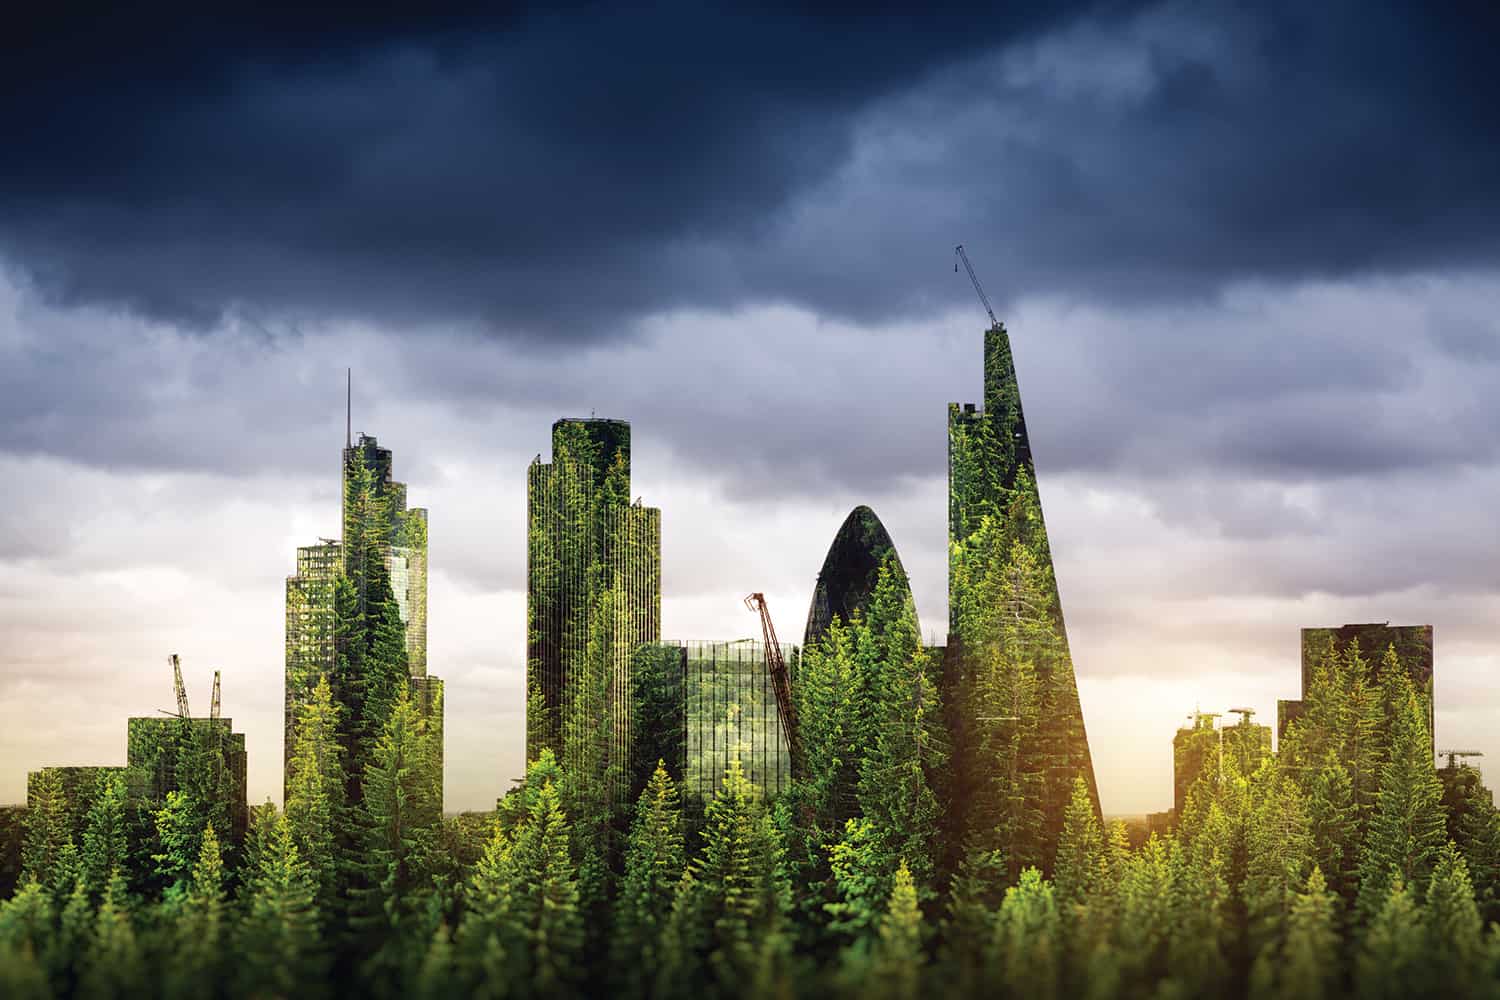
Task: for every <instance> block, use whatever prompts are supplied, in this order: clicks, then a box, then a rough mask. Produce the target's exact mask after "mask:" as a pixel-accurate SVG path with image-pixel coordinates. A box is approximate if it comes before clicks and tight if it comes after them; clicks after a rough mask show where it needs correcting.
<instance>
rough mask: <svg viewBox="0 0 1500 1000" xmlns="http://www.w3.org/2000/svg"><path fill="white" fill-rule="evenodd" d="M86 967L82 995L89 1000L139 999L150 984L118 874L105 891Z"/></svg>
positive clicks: (121, 879) (81, 977)
mask: <svg viewBox="0 0 1500 1000" xmlns="http://www.w3.org/2000/svg"><path fill="white" fill-rule="evenodd" d="M82 965H83V971H82V974H81V975H80V978H79V984H78V995H79V996H80V997H85V998H89V1000H104V998H114V997H118V998H121V1000H124V998H129V997H135V996H139V995H140V993H141V990H142V989H143V987H144V986H145V984H146V976H145V967H144V964H143V961H142V958H141V949H140V944H139V943H138V941H137V939H136V933H135V927H134V925H133V923H132V921H131V917H130V905H129V901H128V900H127V899H126V895H125V879H124V876H123V875H121V874H120V873H119V872H118V871H117V872H115V874H114V875H113V876H112V877H111V878H110V881H109V884H108V885H107V886H106V888H105V892H104V901H103V902H102V903H101V904H100V905H99V914H98V916H97V918H96V919H95V923H94V935H93V940H92V942H91V943H90V945H89V948H88V952H87V954H85V955H84V956H83V962H82Z"/></svg>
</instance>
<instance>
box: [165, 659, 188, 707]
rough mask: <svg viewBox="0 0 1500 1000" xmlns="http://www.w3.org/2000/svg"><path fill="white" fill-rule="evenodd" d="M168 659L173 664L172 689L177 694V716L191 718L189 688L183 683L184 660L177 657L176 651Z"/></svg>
mask: <svg viewBox="0 0 1500 1000" xmlns="http://www.w3.org/2000/svg"><path fill="white" fill-rule="evenodd" d="M167 661H168V662H169V663H171V664H172V690H173V691H174V692H175V693H176V695H177V717H178V718H179V719H190V718H192V713H191V712H189V711H188V700H187V688H185V687H183V684H182V661H181V660H179V659H178V658H177V654H176V653H173V654H172V655H171V656H169V657H167Z"/></svg>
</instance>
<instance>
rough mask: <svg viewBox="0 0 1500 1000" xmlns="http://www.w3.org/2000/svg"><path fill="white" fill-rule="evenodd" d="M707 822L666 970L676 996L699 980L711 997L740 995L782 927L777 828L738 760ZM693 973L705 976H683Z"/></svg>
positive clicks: (682, 888) (676, 904)
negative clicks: (677, 991) (687, 984)
mask: <svg viewBox="0 0 1500 1000" xmlns="http://www.w3.org/2000/svg"><path fill="white" fill-rule="evenodd" d="M706 821H707V822H706V825H705V828H704V831H703V846H702V850H701V851H700V852H699V854H698V855H697V856H696V857H695V858H694V859H693V860H692V862H691V863H690V864H689V865H688V871H687V873H686V874H685V875H684V877H683V880H682V882H680V883H679V885H678V889H677V894H676V898H675V899H674V900H673V914H672V917H671V919H670V920H669V921H668V935H669V938H668V940H667V941H666V942H664V945H663V947H664V948H665V949H666V950H667V953H668V956H669V961H668V962H667V963H666V965H667V968H666V969H665V970H664V973H665V975H666V978H667V979H669V980H670V979H672V977H673V976H676V977H677V978H676V979H675V983H669V984H668V986H667V989H668V992H671V991H672V989H673V987H674V985H675V987H676V988H678V989H682V988H683V984H684V982H686V981H692V982H701V983H702V984H704V986H706V987H707V988H708V990H709V991H710V993H711V995H714V996H734V995H737V994H738V993H739V992H740V989H741V988H742V986H743V984H744V983H746V982H747V981H749V980H751V979H752V978H753V976H754V973H755V970H756V968H757V967H758V964H759V958H760V949H761V945H762V943H763V942H764V940H765V938H766V937H767V936H768V935H772V934H776V933H779V931H780V930H781V927H782V921H783V919H784V915H785V913H786V909H787V903H788V899H787V895H788V887H787V885H786V884H785V881H784V877H783V873H782V871H781V845H780V843H779V842H778V839H777V836H776V830H775V827H774V826H773V825H772V824H771V822H770V818H769V817H768V816H767V815H766V812H765V808H764V806H763V805H762V803H761V801H760V798H759V796H758V795H757V794H756V792H755V789H754V788H753V786H751V784H750V782H749V781H748V780H747V779H746V778H745V774H744V770H743V768H742V767H741V765H740V762H739V761H738V760H732V761H731V762H730V764H729V768H728V771H727V772H726V773H725V776H724V782H723V784H722V785H721V786H720V788H719V790H718V792H717V793H716V794H715V795H714V799H713V801H712V802H711V803H710V804H709V806H708V810H707V815H706ZM674 939H675V940H674ZM692 975H701V976H702V978H701V979H689V980H684V979H683V978H682V977H683V976H692Z"/></svg>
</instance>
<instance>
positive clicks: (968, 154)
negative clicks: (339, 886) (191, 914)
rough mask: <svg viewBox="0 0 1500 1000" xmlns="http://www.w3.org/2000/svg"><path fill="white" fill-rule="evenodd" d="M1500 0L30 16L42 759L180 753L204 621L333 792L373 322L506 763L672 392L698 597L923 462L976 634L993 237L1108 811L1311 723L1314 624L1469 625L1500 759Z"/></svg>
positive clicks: (934, 531) (769, 570)
mask: <svg viewBox="0 0 1500 1000" xmlns="http://www.w3.org/2000/svg"><path fill="white" fill-rule="evenodd" d="M1475 15H1476V12H1475V11H1471V10H1465V11H1457V10H1442V11H1432V10H1426V9H1424V10H1422V11H1421V12H1420V14H1418V13H1417V12H1415V11H1412V10H1403V9H1401V8H1400V7H1399V6H1398V7H1388V8H1382V9H1380V10H1369V9H1366V8H1359V9H1357V10H1356V9H1353V8H1351V7H1349V6H1347V5H1339V4H1333V5H1319V6H1318V7H1316V8H1310V7H1307V6H1306V5H1300V6H1299V5H1285V6H1276V5H1270V6H1264V5H1262V6H1259V7H1256V8H1254V9H1251V8H1247V7H1244V6H1243V5H1240V6H1233V5H1223V6H1214V5H1210V6H1208V7H1195V6H1191V5H1181V4H1171V3H1164V4H1145V5H1134V4H1132V5H1124V6H1109V7H1100V6H1097V5H1092V4H1080V5H1067V6H1061V7H1057V6H1051V7H1048V8H1046V9H1043V8H1012V7H1006V8H1004V9H998V8H997V9H996V10H994V11H989V12H982V13H979V14H976V13H975V12H972V11H966V12H964V13H963V14H962V15H959V14H956V13H955V12H952V11H947V12H944V11H938V12H924V13H923V14H922V15H921V16H917V15H915V14H908V13H905V12H899V11H885V12H882V13H880V14H878V15H877V16H873V17H864V18H844V17H836V16H833V15H829V16H826V17H820V18H805V17H803V16H801V15H798V14H794V13H791V12H783V13H781V14H777V15H774V16H772V15H762V16H760V17H753V18H751V17H742V16H739V15H736V14H734V13H733V12H724V11H707V10H704V11H697V12H695V13H693V14H692V15H691V16H687V15H683V14H681V13H680V12H679V13H673V12H670V11H654V12H650V13H640V14H638V15H625V14H621V13H617V12H610V11H607V10H603V9H598V10H595V9H590V10H585V11H580V12H578V13H576V15H574V16H572V17H569V18H558V19H549V18H538V17H532V16H518V17H516V18H515V19H513V20H511V19H507V20H494V19H491V18H488V17H485V16H482V15H479V14H474V13H472V12H470V13H468V14H443V15H437V16H431V15H428V14H425V13H424V14H422V15H416V14H412V15H403V16H401V17H395V16H393V17H391V18H390V19H384V20H381V21H380V22H379V23H361V24H360V25H359V26H358V27H357V29H356V28H355V26H353V25H351V24H349V23H346V22H343V21H339V20H337V19H329V20H320V21H318V22H316V23H310V22H309V20H308V19H306V18H296V19H284V18H283V17H282V16H281V15H267V19H266V20H265V21H263V22H258V23H257V24H256V25H254V26H250V25H243V24H241V25H234V26H225V25H207V24H200V23H197V22H196V21H194V22H193V23H191V24H188V25H185V24H183V23H181V22H182V19H181V18H176V19H167V18H166V15H164V14H162V13H159V12H158V13H152V14H146V13H134V14H132V15H131V16H128V17H127V16H125V15H120V16H119V17H117V18H116V19H115V20H114V21H111V22H110V30H106V31H97V32H89V31H83V30H80V27H79V25H78V24H77V22H76V21H74V20H73V19H71V18H70V17H68V16H67V15H64V14H54V13H48V12H42V13H40V14H38V15H37V18H36V19H35V20H34V21H31V20H28V21H27V22H26V23H24V24H19V25H17V27H16V30H15V31H14V32H13V33H12V38H11V39H9V41H11V43H12V44H11V46H10V49H11V51H8V53H7V54H8V55H9V56H10V58H9V59H7V60H5V61H4V62H3V65H0V75H5V76H6V78H7V79H8V80H10V81H11V83H12V84H13V86H11V87H9V88H0V111H3V112H4V113H5V114H6V115H7V120H8V121H11V122H12V123H13V125H14V130H13V133H12V135H13V142H12V143H11V144H10V147H9V152H10V153H11V155H9V156H7V157H5V158H4V161H3V162H0V479H3V481H4V482H5V483H6V493H5V500H6V518H5V520H4V523H3V526H0V580H3V583H0V637H3V640H0V758H3V759H6V760H15V761H28V762H30V761H35V762H38V763H40V762H58V763H68V762H74V763H79V764H85V763H90V762H95V761H99V760H110V759H113V760H119V759H123V758H122V757H121V754H122V753H123V747H122V746H121V745H120V739H121V737H120V730H119V727H118V725H117V724H116V717H117V716H120V715H122V714H126V713H147V714H149V713H150V712H152V711H154V710H155V709H157V708H164V707H168V706H169V705H170V699H171V691H170V688H169V686H168V685H167V683H166V682H165V681H164V680H163V678H162V676H161V671H160V666H159V665H160V663H161V662H162V658H163V657H164V656H165V655H166V654H167V653H169V652H173V651H176V652H179V653H180V654H182V656H183V658H184V663H185V669H186V670H187V671H188V682H189V686H190V687H192V688H194V689H197V688H204V687H206V685H207V684H208V682H209V679H210V677H211V672H212V670H213V669H214V668H219V669H221V670H222V671H223V673H224V683H225V688H224V690H225V696H226V699H227V702H228V704H227V706H226V710H227V711H228V712H229V713H230V714H232V715H233V717H234V718H235V719H236V724H237V725H240V726H242V727H244V728H245V731H246V733H247V738H248V741H249V749H250V757H251V762H250V779H249V780H250V796H251V799H252V801H256V800H260V799H262V798H264V797H265V796H267V795H270V796H272V797H273V798H274V797H276V796H277V790H278V789H279V787H280V773H279V772H280V768H279V766H278V765H279V761H280V759H281V753H280V747H279V742H280V731H281V722H280V720H281V717H282V713H283V711H284V706H283V705H282V702H281V690H280V689H281V685H280V681H279V678H280V673H281V670H282V663H283V660H284V654H283V651H282V649H281V644H282V638H283V632H284V627H283V623H284V616H285V610H284V607H283V602H284V594H283V586H284V585H283V584H282V582H281V581H282V580H283V579H284V578H285V576H286V575H287V574H288V573H289V572H291V571H292V569H293V566H292V565H291V560H292V559H293V558H294V552H295V550H296V548H297V547H298V546H305V545H308V544H309V543H310V542H312V541H313V540H315V539H317V538H318V537H320V536H329V535H332V534H336V533H337V532H336V529H335V524H336V522H335V521H334V520H333V518H334V517H336V511H337V509H338V502H339V501H338V496H337V480H336V478H334V479H332V480H331V479H330V476H331V472H332V470H333V467H334V461H335V457H334V456H335V454H336V451H337V448H338V447H339V445H340V444H342V442H343V441H344V435H345V409H344V385H345V383H344V373H345V369H346V367H349V366H352V367H353V368H354V386H353V389H354V399H353V420H354V427H353V430H354V431H356V432H357V431H361V430H364V431H368V432H370V433H378V434H379V435H380V438H381V442H382V444H383V445H385V446H388V447H391V448H392V449H394V450H395V451H396V453H397V454H398V455H400V456H403V458H402V461H403V466H402V475H403V477H404V478H405V479H406V480H407V481H409V482H411V483H412V484H413V489H414V490H417V491H418V492H419V494H420V497H421V499H422V501H423V502H424V503H425V504H427V505H428V506H430V507H431V508H432V509H433V510H435V511H439V512H440V516H439V518H438V519H437V521H436V522H435V523H434V526H433V535H432V546H433V549H432V562H433V567H434V568H433V570H432V575H431V579H430V585H429V594H430V600H431V608H430V618H431V621H430V633H431V638H430V643H429V644H430V647H431V649H430V652H431V654H432V656H433V658H434V662H435V663H438V662H440V663H441V664H442V665H443V666H442V668H441V669H440V670H436V671H435V672H438V673H441V674H442V675H443V676H444V678H445V679H446V680H447V683H448V684H449V685H450V686H451V688H452V689H453V690H462V691H463V692H464V693H465V697H464V699H463V703H462V704H457V703H456V701H457V699H452V700H450V704H449V705H448V723H449V725H448V728H447V734H448V748H449V750H450V751H451V752H450V756H449V761H448V764H449V766H448V792H449V794H448V803H449V806H450V807H451V808H483V807H485V806H486V805H487V804H488V803H489V802H490V801H491V800H492V798H493V796H494V794H495V790H496V788H497V786H498V787H502V788H503V787H504V785H505V782H507V781H508V780H509V778H510V777H513V776H515V775H516V774H518V773H519V770H520V767H521V756H522V749H521V748H522V746H523V743H522V737H521V735H520V734H521V731H522V728H523V727H522V723H521V718H520V712H521V708H520V706H521V704H522V702H523V697H522V692H523V687H524V663H523V653H522V650H523V648H524V641H525V636H524V634H523V633H524V627H525V583H524V566H525V552H524V540H525V486H524V470H525V468H526V466H527V464H528V463H529V462H530V460H531V458H532V456H533V455H535V454H536V453H537V452H538V451H539V450H541V448H542V441H543V438H544V437H545V435H546V429H547V428H548V427H549V426H550V425H551V423H552V422H553V421H554V420H555V419H557V417H559V416H560V415H569V414H571V415H583V414H588V413H589V412H591V411H595V412H597V413H599V414H601V415H610V416H617V417H620V418H622V419H628V420H630V421H631V422H632V424H633V425H634V428H635V435H636V436H635V440H634V442H633V447H634V451H635V462H634V468H635V475H634V479H635V481H636V483H635V485H634V486H633V489H634V490H635V492H637V493H638V494H640V495H642V496H644V497H646V498H647V500H648V502H650V503H651V504H652V505H654V506H658V507H660V508H661V509H662V510H663V511H664V512H666V513H665V514H664V518H665V522H664V526H663V537H662V563H663V578H664V588H665V589H664V594H663V604H662V631H661V634H662V635H663V636H682V637H704V638H722V639H729V638H733V637H736V636H751V635H754V634H755V628H754V622H753V619H752V617H751V616H750V615H749V614H748V613H747V612H746V611H745V610H744V608H743V606H742V604H741V603H740V599H741V598H742V597H743V596H744V594H745V593H748V592H751V591H762V592H765V593H766V594H767V597H768V600H769V601H770V604H771V608H772V612H773V614H774V615H775V616H776V618H777V624H778V626H779V627H780V628H781V630H782V634H783V635H784V636H785V637H788V638H792V637H795V636H796V635H797V633H798V629H799V626H800V625H801V621H800V619H801V617H802V614H803V611H804V609H805V608H806V607H807V604H808V599H809V595H810V593H811V588H812V586H813V581H814V580H815V578H816V574H817V571H818V567H819V565H820V561H821V559H822V557H823V555H824V553H825V552H826V550H827V545H828V540H829V539H830V538H831V537H832V536H833V534H834V533H835V532H836V530H837V528H838V526H839V524H840V523H841V522H842V520H843V518H844V517H845V516H846V515H847V513H848V511H849V510H850V509H852V508H853V507H854V506H856V505H858V504H868V505H869V506H870V507H871V508H872V509H874V510H876V511H878V512H879V516H880V518H881V521H882V522H883V523H884V524H885V526H886V527H887V529H888V530H889V532H890V535H891V537H892V539H893V541H894V542H895V544H896V546H897V548H898V549H899V551H900V553H901V557H902V560H903V562H904V564H905V565H906V568H907V570H908V572H909V575H910V577H911V585H912V590H913V596H914V599H915V601H916V604H917V607H918V612H919V615H920V619H921V621H922V622H923V623H924V624H925V625H926V627H927V628H928V629H929V630H930V633H931V634H929V635H927V636H926V637H927V638H928V639H929V640H930V641H933V642H936V643H941V642H942V641H943V636H942V634H941V632H942V630H941V628H940V627H939V623H941V622H942V621H944V620H945V619H946V617H947V594H946V587H945V583H944V580H945V565H946V561H947V559H946V544H947V540H946V537H945V533H944V532H943V531H942V520H943V519H942V512H943V510H944V505H945V502H946V501H945V487H944V474H945V470H944V465H943V453H944V441H943V434H944V426H943V409H944V407H945V406H946V405H947V404H948V403H949V402H953V401H962V400H972V399H976V398H978V393H979V391H980V388H979V385H978V382H977V379H976V378H975V370H974V360H973V338H974V335H975V333H976V331H977V330H978V329H979V328H980V327H981V325H982V324H983V322H984V313H983V310H982V309H981V308H980V307H979V305H978V304H977V303H976V301H975V300H974V296H973V293H972V289H971V288H970V286H969V284H968V282H967V279H966V276H965V275H964V274H962V273H961V272H956V271H955V267H954V263H955V262H954V258H953V254H952V248H953V246H954V245H955V244H957V243H962V244H964V245H965V247H966V248H967V252H968V253H969V254H970V256H971V258H972V260H973V263H974V266H975V268H976V270H977V272H978V274H979V275H980V276H981V277H982V279H983V281H984V285H985V288H986V291H987V292H988V293H989V295H990V296H991V297H992V299H993V302H994V305H995V309H996V312H997V314H998V315H999V316H1000V317H1001V318H1002V319H1003V320H1004V321H1005V322H1006V325H1007V327H1008V328H1009V329H1010V331H1011V333H1012V339H1013V347H1014V351H1015V354H1016V358H1017V364H1018V366H1019V368H1020V373H1021V381H1022V384H1023V386H1024V389H1025V393H1026V403H1027V423H1028V430H1029V431H1030V434H1031V437H1032V440H1033V444H1034V445H1035V450H1036V453H1037V456H1038V457H1037V463H1038V477H1039V480H1040V482H1041V491H1042V495H1043V499H1044V502H1045V506H1046V509H1047V527H1048V533H1049V536H1050V538H1051V543H1052V548H1053V554H1054V558H1055V559H1056V561H1057V567H1058V573H1057V578H1058V581H1059V587H1060V590H1061V597H1062V605H1063V607H1065V608H1066V610H1067V631H1068V640H1069V644H1070V647H1071V651H1072V655H1073V659H1074V661H1075V663H1076V665H1077V670H1078V681H1079V692H1080V699H1081V702H1082V706H1083V710H1084V716H1085V719H1086V720H1087V727H1088V736H1089V739H1090V743H1091V746H1092V750H1093V757H1094V765H1095V770H1096V775H1097V779H1098V784H1099V787H1100V793H1101V797H1102V803H1103V806H1104V809H1105V811H1106V812H1110V813H1143V812H1150V811H1155V810H1159V809H1161V808H1164V807H1165V805H1166V804H1167V803H1168V802H1169V801H1170V789H1171V781H1172V762H1171V754H1170V751H1169V743H1170V738H1171V733H1173V732H1174V731H1175V729H1176V727H1177V725H1178V724H1179V723H1181V722H1182V721H1183V720H1184V719H1186V718H1187V716H1188V715H1189V714H1191V713H1192V712H1193V711H1194V710H1195V709H1196V708H1201V709H1203V710H1205V711H1210V710H1212V711H1221V710H1224V709H1227V708H1230V707H1234V706H1240V705H1247V706H1251V707H1255V708H1256V709H1257V711H1258V715H1257V719H1258V720H1259V721H1262V722H1266V723H1274V720H1275V713H1276V704H1277V701H1278V700H1280V699H1287V698H1294V697H1296V695H1297V693H1298V691H1299V666H1298V664H1299V658H1300V653H1301V651H1300V647H1299V638H1298V630H1299V629H1301V628H1303V627H1311V626H1325V625H1334V626H1336V625H1339V624H1342V623H1354V622H1372V621H1386V620H1389V621H1392V622H1398V623H1423V624H1431V625H1433V627H1434V629H1435V635H1436V649H1437V659H1438V663H1437V673H1438V681H1437V688H1436V705H1435V714H1436V723H1437V741H1438V744H1439V748H1440V749H1441V748H1443V747H1446V746H1460V747H1463V748H1465V749H1479V750H1485V751H1486V752H1487V753H1488V754H1489V756H1488V757H1486V758H1483V759H1481V761H1480V763H1481V764H1483V763H1484V762H1485V761H1492V760H1494V759H1495V758H1496V757H1497V756H1500V735H1496V734H1495V727H1494V726H1493V725H1492V723H1491V720H1493V719H1494V718H1495V717H1496V713H1500V626H1497V624H1496V623H1497V622H1500V573H1497V571H1496V566H1497V565H1500V538H1497V533H1496V532H1495V531H1494V527H1493V509H1494V505H1495V498H1496V497H1500V436H1497V435H1496V433H1495V427H1496V426H1500V325H1497V324H1500V321H1497V319H1496V317H1497V315H1500V308H1497V305H1500V242H1497V234H1500V227H1497V226H1496V225H1495V220H1496V219H1497V218H1500V198H1497V196H1496V192H1495V187H1494V184H1493V180H1492V179H1493V177H1494V176H1496V171H1495V169H1493V168H1494V165H1495V163H1494V159H1493V158H1494V156H1495V155H1496V154H1495V152H1494V150H1495V149H1497V148H1500V145H1497V144H1496V143H1495V142H1494V141H1493V133H1494V131H1495V128H1494V122H1493V120H1492V119H1493V116H1492V115H1490V114H1489V113H1488V109H1489V107H1490V106H1492V104H1493V103H1494V102H1493V101H1492V100H1490V99H1488V98H1487V97H1486V95H1491V94H1492V93H1493V89H1494V86H1495V82H1494V81H1495V75H1494V74H1493V72H1492V71H1491V70H1490V62H1491V61H1492V60H1491V59H1490V58H1489V55H1488V53H1487V51H1485V50H1484V48H1483V39H1484V38H1486V37H1488V35H1487V33H1486V31H1485V30H1483V27H1484V26H1483V25H1481V26H1480V27H1479V28H1478V29H1476V27H1475V24H1474V22H1473V21H1472V20H1470V18H1471V17H1473V16H1475ZM309 32H312V33H313V34H311V35H309V34H308V33H309ZM167 38H171V39H173V42H174V44H172V45H161V44H159V43H160V42H162V40H164V39H167ZM706 39H712V48H713V51H714V52H715V54H716V55H715V58H713V59H711V60H703V59H698V58H689V56H691V55H693V54H696V53H699V52H701V51H704V50H705V49H706V48H707V47H708V44H709V43H708V42H707V41H705V40H706ZM135 41H139V42H140V45H139V46H137V47H136V48H138V49H140V50H144V48H145V44H146V43H147V42H149V43H150V44H151V46H152V47H153V50H154V51H157V50H159V51H158V54H157V56H156V58H155V61H154V63H153V65H154V66H155V67H156V68H157V71H156V72H153V73H143V72H142V67H141V66H140V65H139V64H138V63H136V62H134V61H132V60H130V59H125V58H120V57H119V55H120V53H122V52H129V51H136V48H132V43H133V42H135ZM771 56H774V63H773V62H771V61H768V58H769V57H771ZM580 64H586V65H587V66H588V67H589V71H588V72H587V73H580V72H578V71H577V69H576V67H577V66H579V65H580ZM645 69H649V70H650V71H649V72H646V71H645ZM600 123H608V125H609V127H607V128H600V127H599V126H600ZM406 456H410V457H409V458H407V457H406ZM24 769H25V768H24V766H22V767H17V768H13V769H11V771H10V772H9V773H6V774H0V801H17V800H20V799H21V798H23V797H24V794H25V789H24V776H23V772H24Z"/></svg>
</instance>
